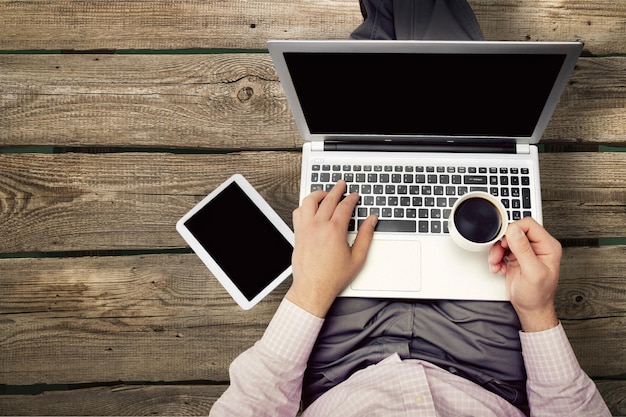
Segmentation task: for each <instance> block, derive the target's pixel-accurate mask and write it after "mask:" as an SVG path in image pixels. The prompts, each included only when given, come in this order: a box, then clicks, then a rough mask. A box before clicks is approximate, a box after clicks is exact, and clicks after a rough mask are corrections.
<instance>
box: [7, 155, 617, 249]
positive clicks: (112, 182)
mask: <svg viewBox="0 0 626 417" xmlns="http://www.w3.org/2000/svg"><path fill="white" fill-rule="evenodd" d="M300 158H301V156H300V154H299V153H297V152H242V153H230V154H207V155H173V154H166V153H122V154H82V153H65V154H51V155H46V154H0V236H4V238H3V239H2V240H0V253H15V252H55V251H88V250H119V249H146V248H153V249H171V248H180V247H184V246H185V245H184V242H183V241H182V239H181V238H180V236H179V235H178V233H177V232H176V230H175V227H174V225H175V223H176V221H177V220H178V219H179V218H180V217H182V215H183V214H184V213H186V212H187V211H188V210H189V209H190V208H191V207H193V205H194V204H195V203H196V202H198V201H199V200H200V199H201V198H202V197H204V196H205V195H206V194H208V193H209V192H210V191H211V190H212V189H214V188H215V187H216V186H217V185H218V184H220V183H221V182H222V181H224V180H225V179H226V178H227V177H229V176H230V175H232V174H234V173H237V172H238V173H242V174H243V175H244V176H246V177H247V178H249V180H250V181H251V183H252V184H253V185H254V186H255V187H257V188H258V189H259V191H260V192H261V194H262V195H264V197H265V198H266V199H267V200H268V202H269V203H270V205H271V206H272V207H274V209H275V210H276V211H277V212H278V214H279V215H280V216H281V217H282V218H283V219H284V220H285V221H286V222H287V223H288V224H291V212H292V211H293V209H295V208H296V207H297V206H298V194H299V178H300ZM541 170H542V181H543V191H542V193H543V202H544V224H545V226H546V227H547V228H548V230H550V231H551V232H552V233H553V234H554V235H555V236H556V237H557V238H559V239H575V238H580V239H593V238H610V237H623V236H626V210H625V206H626V154H625V153H561V154H542V155H541ZM606 173H610V175H603V174H606Z"/></svg>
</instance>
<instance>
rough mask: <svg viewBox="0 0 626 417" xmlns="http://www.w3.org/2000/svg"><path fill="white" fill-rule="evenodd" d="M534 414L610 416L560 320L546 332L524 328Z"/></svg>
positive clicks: (523, 352) (532, 413)
mask: <svg viewBox="0 0 626 417" xmlns="http://www.w3.org/2000/svg"><path fill="white" fill-rule="evenodd" d="M520 338H521V341H522V354H523V355H524V363H525V366H526V373H527V375H528V379H527V383H526V389H527V392H528V401H529V403H530V410H531V415H532V416H547V417H552V416H554V417H557V416H568V417H587V416H594V417H603V416H606V417H609V416H610V415H611V412H610V411H609V409H608V407H607V406H606V404H605V402H604V400H603V399H602V397H601V396H600V393H599V392H598V390H597V388H596V386H595V384H594V383H593V381H592V380H591V379H590V378H589V377H588V376H587V374H585V372H584V371H583V370H582V369H581V368H580V365H579V364H578V361H577V360H576V356H575V355H574V352H573V351H572V347H571V345H570V343H569V341H568V340H567V336H566V335H565V331H564V330H563V326H561V325H560V324H559V325H558V326H557V327H554V328H552V329H549V330H545V331H542V332H532V333H526V332H520Z"/></svg>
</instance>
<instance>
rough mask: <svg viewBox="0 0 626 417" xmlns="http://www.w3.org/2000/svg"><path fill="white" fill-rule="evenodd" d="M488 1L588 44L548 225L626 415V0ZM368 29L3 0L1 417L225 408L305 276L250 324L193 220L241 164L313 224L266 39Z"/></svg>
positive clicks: (273, 12)
mask: <svg viewBox="0 0 626 417" xmlns="http://www.w3.org/2000/svg"><path fill="white" fill-rule="evenodd" d="M470 3H471V4H472V6H473V7H474V9H475V12H476V14H477V17H478V19H479V21H480V23H481V26H482V27H483V30H484V32H485V36H486V38H487V39H489V40H527V41H537V40H542V41H543V40H581V41H583V42H584V43H585V49H584V52H583V57H582V58H581V59H580V61H579V64H578V66H577V69H576V71H575V73H574V74H573V76H572V77H571V81H570V82H569V85H568V87H567V89H566V91H565V93H564V96H563V97H562V100H561V102H560V104H559V107H558V109H557V111H556V113H555V115H554V117H553V120H552V122H551V123H550V126H549V128H548V130H547V132H546V133H545V135H544V139H543V141H542V143H543V151H544V152H543V153H542V154H541V155H540V163H541V175H542V178H541V180H542V183H543V189H542V193H543V203H544V211H545V218H544V223H545V226H546V227H547V228H548V229H549V230H550V231H551V232H552V233H553V234H554V235H555V236H556V237H557V238H558V239H559V240H560V241H561V242H562V243H563V244H564V246H565V250H564V259H563V265H562V277H561V282H560V286H559V289H558V294H557V303H558V313H559V317H560V318H561V320H562V322H563V324H564V326H565V328H566V330H567V332H568V334H569V337H570V340H571V342H572V345H573V347H574V350H575V351H576V354H577V355H578V358H579V360H580V363H581V365H582V367H583V368H584V369H585V371H586V372H587V373H588V374H589V375H590V376H591V377H593V378H594V379H595V381H596V383H597V385H598V388H599V389H600V391H601V393H602V395H603V396H604V398H605V399H606V401H607V403H608V404H609V406H610V408H611V410H612V412H613V414H614V415H620V414H621V415H626V379H625V378H626V325H625V322H626V245H625V242H626V241H625V240H624V238H626V153H623V152H621V151H623V150H624V149H625V148H626V24H625V22H626V2H624V1H615V0H585V1H582V0H581V1H578V0H576V1H567V2H565V1H562V2H554V1H537V0H526V1H523V2H522V1H512V0H503V1H487V0H473V1H471V2H470ZM359 22H360V14H359V8H358V2H357V0H334V1H331V0H319V1H315V2H302V1H298V0H283V1H278V0H274V1H243V0H241V1H236V0H230V1H200V0H174V1H171V0H168V1H165V0H133V1H121V0H112V1H100V0H82V1H77V0H56V1H51V0H41V1H9V0H0V109H1V112H0V384H1V385H0V387H1V388H0V413H1V414H13V415H18V414H39V415H41V414H63V415H78V414H95V415H113V414H133V415H140V414H206V413H208V411H209V409H210V408H211V405H212V403H213V402H214V401H215V399H216V398H217V397H218V396H219V395H220V394H221V393H222V392H223V391H224V389H225V388H226V387H227V386H228V365H229V364H230V362H231V360H232V359H233V358H234V357H235V356H236V355H237V354H239V353H240V352H242V351H243V350H245V349H246V348H248V347H249V346H250V345H252V344H253V343H254V341H255V340H257V339H258V338H259V337H260V336H261V334H262V332H263V330H264V329H265V327H266V325H267V323H268V321H269V319H270V318H271V316H272V314H273V312H274V310H275V309H276V307H277V305H278V303H279V301H280V299H281V297H282V295H283V294H284V292H285V289H286V287H287V285H288V283H286V284H285V285H283V286H282V287H280V289H279V290H278V291H275V292H274V293H273V294H272V295H271V296H270V297H269V298H268V299H267V300H265V301H264V302H262V303H261V304H260V305H259V306H257V307H256V308H254V309H253V310H251V311H249V312H244V311H242V310H240V309H239V308H238V307H237V306H236V305H235V304H234V303H233V302H232V301H231V299H230V298H229V297H228V295H227V294H226V293H225V291H224V290H223V289H222V288H221V287H220V285H218V284H217V282H216V281H215V280H214V279H213V277H211V276H210V274H209V273H208V271H207V270H206V268H205V267H204V266H203V265H202V264H201V262H200V261H199V260H198V259H197V258H196V256H195V255H194V254H193V253H191V252H190V250H189V249H188V248H187V246H186V245H185V244H184V242H183V241H182V239H181V238H180V237H179V236H178V234H177V233H176V231H175V229H174V225H175V222H176V220H177V219H178V218H179V217H180V216H182V215H183V214H184V213H185V212H186V211H187V210H189V209H190V208H191V207H192V206H193V205H194V203H196V202H197V201H199V200H200V199H201V198H202V197H203V196H204V195H206V194H207V193H208V192H209V191H211V190H212V189H213V188H214V187H216V186H217V185H218V184H219V183H220V182H222V181H223V180H224V179H226V178H227V177H228V176H230V175H231V174H233V173H236V172H239V173H242V174H244V175H245V176H246V177H247V178H248V179H249V180H250V181H251V182H252V183H253V185H254V186H255V187H256V188H257V189H258V190H259V191H260V192H261V193H262V194H263V195H264V197H265V198H266V199H267V200H268V202H269V203H270V204H271V205H272V206H273V207H274V208H275V209H276V210H277V211H278V212H279V214H280V215H281V216H282V217H283V218H284V219H285V220H286V221H287V222H288V223H289V224H291V211H292V210H293V209H294V208H295V207H296V206H297V204H298V197H297V195H298V183H299V175H300V166H299V165H300V147H301V144H302V141H301V138H300V137H299V135H298V133H297V131H296V128H295V125H294V122H293V120H292V117H291V114H290V111H289V109H288V107H287V103H286V100H285V97H284V95H283V92H282V89H281V87H280V84H279V82H278V79H277V76H276V74H275V71H274V67H273V65H272V62H271V60H270V57H269V55H268V54H267V51H266V44H265V42H266V41H267V40H268V39H305V38H310V39H345V38H347V37H348V35H349V33H350V32H351V31H352V30H353V29H354V28H355V27H356V26H357V25H358V24H359ZM529 76H532V74H529ZM33 394H34V395H33Z"/></svg>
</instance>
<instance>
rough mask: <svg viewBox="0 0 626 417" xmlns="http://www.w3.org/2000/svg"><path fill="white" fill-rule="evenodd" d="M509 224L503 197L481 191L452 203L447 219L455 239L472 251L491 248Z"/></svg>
mask: <svg viewBox="0 0 626 417" xmlns="http://www.w3.org/2000/svg"><path fill="white" fill-rule="evenodd" d="M507 226H508V217H507V212H506V209H505V208H504V206H503V205H502V203H501V202H500V200H498V199H497V198H496V197H494V196H492V195H491V194H489V193H486V192H482V191H474V192H470V193H467V194H464V195H463V196H462V197H460V198H459V199H458V200H457V201H456V202H455V203H454V205H453V206H452V210H451V212H450V217H449V218H448V230H449V232H450V237H451V238H452V240H453V241H454V242H455V243H456V244H457V245H458V246H460V247H461V248H463V249H466V250H468V251H472V252H480V251H486V250H489V248H490V247H491V246H492V245H493V244H494V243H496V242H497V241H499V240H500V239H502V237H503V236H504V233H505V232H506V228H507Z"/></svg>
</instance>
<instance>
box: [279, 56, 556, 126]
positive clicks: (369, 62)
mask: <svg viewBox="0 0 626 417" xmlns="http://www.w3.org/2000/svg"><path fill="white" fill-rule="evenodd" d="M565 58H566V54H505V53H503V54H493V53H492V54H475V53H474V54H462V53H454V54H447V53H419V54H410V53H360V52H357V53H327V52H285V53H284V59H285V63H286V65H287V67H288V69H289V73H290V76H291V79H292V82H293V85H294V88H295V91H296V93H297V96H298V100H299V101H300V105H301V107H302V112H303V115H304V118H305V120H306V122H307V125H308V128H309V130H310V132H311V134H319V135H334V134H336V135H348V136H350V135H402V136H405V135H406V136H448V137H449V136H464V137H467V136H470V137H474V136H477V137H495V138H508V137H530V136H532V134H533V131H534V130H535V125H536V124H537V122H538V120H539V117H540V115H541V113H542V111H543V109H544V106H545V104H546V101H547V100H548V97H549V96H550V93H551V91H552V88H553V86H554V83H555V80H556V78H557V76H558V75H559V72H560V71H561V67H562V65H563V62H564V61H565Z"/></svg>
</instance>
